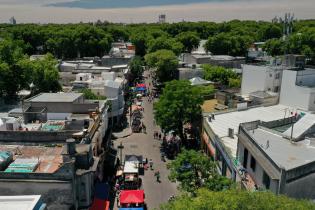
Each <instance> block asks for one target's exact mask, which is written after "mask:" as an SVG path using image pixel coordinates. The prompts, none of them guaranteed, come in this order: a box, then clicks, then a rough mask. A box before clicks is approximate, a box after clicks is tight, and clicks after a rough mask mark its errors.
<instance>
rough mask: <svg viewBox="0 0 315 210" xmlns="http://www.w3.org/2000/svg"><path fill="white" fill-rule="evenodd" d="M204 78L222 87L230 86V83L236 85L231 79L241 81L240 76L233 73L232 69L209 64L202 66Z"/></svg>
mask: <svg viewBox="0 0 315 210" xmlns="http://www.w3.org/2000/svg"><path fill="white" fill-rule="evenodd" d="M202 69H203V73H204V78H205V79H206V80H210V81H213V82H220V83H221V84H222V85H227V86H228V85H229V84H230V82H232V83H234V84H233V85H235V82H236V81H232V80H230V79H239V77H238V75H237V74H236V73H235V72H233V71H232V70H231V69H226V68H224V67H221V66H212V65H209V64H204V65H202Z"/></svg>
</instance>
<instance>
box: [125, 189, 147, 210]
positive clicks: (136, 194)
mask: <svg viewBox="0 0 315 210" xmlns="http://www.w3.org/2000/svg"><path fill="white" fill-rule="evenodd" d="M119 201H120V206H121V207H122V208H126V207H127V208H132V207H136V208H141V207H144V205H145V203H144V191H143V190H122V191H121V193H120V199H119Z"/></svg>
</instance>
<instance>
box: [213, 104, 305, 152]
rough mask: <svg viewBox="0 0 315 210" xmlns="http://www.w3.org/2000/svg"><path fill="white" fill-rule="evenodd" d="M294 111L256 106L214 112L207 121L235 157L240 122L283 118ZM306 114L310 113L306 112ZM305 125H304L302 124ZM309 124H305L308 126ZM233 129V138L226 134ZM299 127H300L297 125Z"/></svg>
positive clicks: (281, 107)
mask: <svg viewBox="0 0 315 210" xmlns="http://www.w3.org/2000/svg"><path fill="white" fill-rule="evenodd" d="M291 111H292V112H295V111H296V109H293V108H290V107H287V106H283V105H275V106H268V107H257V108H251V109H247V110H244V111H234V112H228V113H221V114H216V115H215V119H214V120H212V121H211V122H209V121H208V120H207V121H208V124H209V126H210V127H211V129H212V130H213V132H214V133H215V134H216V135H217V136H218V137H219V138H220V139H221V141H222V143H223V144H224V145H225V146H226V148H227V149H228V150H230V152H231V153H230V155H231V156H232V157H233V158H236V150H237V136H236V134H237V133H238V128H239V125H240V124H241V123H245V122H251V121H256V120H261V121H265V122H268V121H273V120H279V119H283V118H284V116H285V113H286V117H289V116H288V113H289V112H291ZM306 115H310V114H308V113H306ZM304 126H305V125H304ZM308 127H309V126H306V128H308ZM229 128H232V129H234V138H230V137H229V136H228V129H229ZM297 128H298V129H301V128H300V127H297Z"/></svg>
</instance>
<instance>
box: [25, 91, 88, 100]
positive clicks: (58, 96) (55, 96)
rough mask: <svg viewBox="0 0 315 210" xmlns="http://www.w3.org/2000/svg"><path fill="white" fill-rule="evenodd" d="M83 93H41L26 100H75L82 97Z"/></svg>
mask: <svg viewBox="0 0 315 210" xmlns="http://www.w3.org/2000/svg"><path fill="white" fill-rule="evenodd" d="M82 95H83V94H82V93H72V92H71V93H41V94H39V95H36V96H34V97H32V98H30V99H27V100H26V102H74V101H75V100H77V99H78V98H80V97H81V96H82Z"/></svg>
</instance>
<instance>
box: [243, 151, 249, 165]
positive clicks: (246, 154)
mask: <svg viewBox="0 0 315 210" xmlns="http://www.w3.org/2000/svg"><path fill="white" fill-rule="evenodd" d="M247 158H248V150H247V149H246V148H244V159H243V167H244V168H246V167H247Z"/></svg>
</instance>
